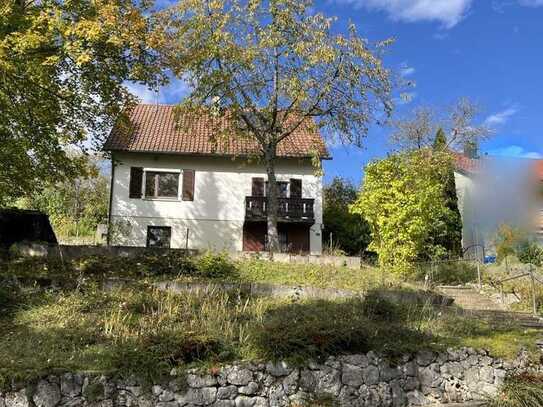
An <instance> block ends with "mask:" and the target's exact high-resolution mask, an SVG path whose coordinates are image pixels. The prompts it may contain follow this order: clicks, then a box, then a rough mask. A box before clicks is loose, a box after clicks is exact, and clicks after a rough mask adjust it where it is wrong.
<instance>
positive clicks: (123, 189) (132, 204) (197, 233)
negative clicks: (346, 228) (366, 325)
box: [111, 153, 322, 254]
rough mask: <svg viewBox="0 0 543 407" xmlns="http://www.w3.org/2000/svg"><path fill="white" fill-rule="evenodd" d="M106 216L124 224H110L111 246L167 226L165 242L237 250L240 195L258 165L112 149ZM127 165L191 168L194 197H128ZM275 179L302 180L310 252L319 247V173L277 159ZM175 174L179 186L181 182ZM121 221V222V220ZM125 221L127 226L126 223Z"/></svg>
mask: <svg viewBox="0 0 543 407" xmlns="http://www.w3.org/2000/svg"><path fill="white" fill-rule="evenodd" d="M115 161H116V166H115V170H114V179H113V189H112V202H111V218H112V223H113V224H114V225H115V224H123V225H124V226H123V227H122V228H121V227H117V228H115V227H114V228H113V229H116V232H114V233H113V234H112V240H111V244H112V245H126V246H145V245H146V238H147V226H150V225H152V226H170V227H171V228H172V238H171V247H173V248H184V247H186V246H187V229H188V230H189V232H188V248H189V249H208V248H209V249H215V250H229V251H233V250H235V251H241V250H242V243H243V241H242V240H243V238H242V235H243V223H244V219H245V197H246V196H250V195H251V188H252V178H254V177H262V178H264V179H266V172H265V168H264V166H262V165H258V164H254V163H247V162H246V161H245V160H243V159H236V160H233V159H230V158H220V157H194V156H183V155H166V154H140V153H115ZM130 167H143V168H144V169H146V168H148V169H162V170H183V169H191V170H195V187H194V201H182V200H168V199H130V198H129V197H128V186H129V180H130ZM276 173H277V180H278V181H288V180H289V179H290V178H299V179H301V180H302V197H303V198H313V199H315V207H314V210H315V224H314V225H313V226H312V227H311V229H310V251H311V253H312V254H320V253H321V252H322V237H321V227H322V178H321V177H319V176H316V175H315V174H314V169H313V167H312V165H311V162H310V160H299V159H288V160H286V159H282V160H279V161H278V162H277V164H276ZM182 177H183V175H182V174H181V175H180V186H181V184H182ZM123 221H124V222H123ZM128 223H129V226H128Z"/></svg>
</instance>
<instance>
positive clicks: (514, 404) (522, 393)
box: [488, 374, 543, 407]
mask: <svg viewBox="0 0 543 407" xmlns="http://www.w3.org/2000/svg"><path fill="white" fill-rule="evenodd" d="M542 405H543V376H541V375H538V376H536V375H529V374H522V375H518V376H514V377H511V378H509V379H507V380H506V382H505V384H504V385H503V386H502V388H501V389H500V393H499V394H498V396H497V397H495V398H493V399H491V400H490V401H489V403H488V406H489V407H541V406H542Z"/></svg>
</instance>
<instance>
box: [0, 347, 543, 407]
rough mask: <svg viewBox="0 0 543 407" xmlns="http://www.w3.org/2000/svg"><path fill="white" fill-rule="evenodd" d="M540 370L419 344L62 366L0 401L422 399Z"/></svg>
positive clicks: (268, 403) (159, 403)
mask: <svg viewBox="0 0 543 407" xmlns="http://www.w3.org/2000/svg"><path fill="white" fill-rule="evenodd" d="M521 371H534V372H541V371H542V369H541V366H530V365H529V364H528V361H527V358H526V357H525V356H521V357H519V358H518V359H517V360H516V361H514V362H503V361H502V360H499V359H495V358H492V357H490V356H489V355H488V353H487V352H485V351H479V352H478V351H475V350H473V349H459V350H449V351H447V352H443V353H439V354H436V353H432V352H420V353H418V354H416V355H413V356H405V357H403V358H401V359H400V360H398V361H397V364H395V365H391V364H390V363H389V362H387V361H386V360H384V359H382V358H381V357H379V356H378V355H377V354H375V353H373V352H369V353H368V354H365V355H348V356H338V357H330V358H329V359H328V360H327V361H326V362H324V363H321V364H318V363H308V364H307V365H306V366H305V367H302V368H296V367H291V366H289V365H287V364H286V363H284V362H279V363H271V362H270V363H267V364H251V363H244V364H234V365H229V366H225V367H221V368H211V369H209V370H207V371H197V370H189V371H186V372H177V371H175V370H173V371H172V372H171V378H170V380H169V381H168V382H165V383H162V384H156V385H153V386H148V385H147V386H146V385H143V384H142V383H141V382H140V381H138V380H137V379H131V380H125V379H123V380H121V379H113V378H108V377H106V376H92V375H87V374H73V373H65V374H62V375H59V376H46V377H44V378H42V379H40V380H39V381H38V382H37V383H34V384H33V385H29V386H27V387H20V386H19V387H17V386H15V385H14V386H13V387H12V389H11V390H10V391H8V392H4V393H0V407H34V406H35V407H61V406H62V407H64V406H65V407H76V406H93V407H113V406H133V407H135V406H139V407H152V406H156V407H183V406H190V407H193V406H214V407H279V406H303V405H309V406H310V405H312V402H313V403H314V402H315V401H316V400H322V399H327V400H329V401H331V403H332V405H337V406H371V407H374V406H393V407H400V406H408V405H409V406H420V405H427V404H432V403H434V402H442V403H448V402H463V401H470V400H480V399H484V398H485V397H487V396H489V395H494V394H496V392H497V390H498V388H499V386H500V385H501V384H502V383H503V381H504V378H505V377H506V376H507V375H508V374H511V373H514V372H521Z"/></svg>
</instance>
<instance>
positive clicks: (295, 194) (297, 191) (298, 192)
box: [290, 178, 302, 198]
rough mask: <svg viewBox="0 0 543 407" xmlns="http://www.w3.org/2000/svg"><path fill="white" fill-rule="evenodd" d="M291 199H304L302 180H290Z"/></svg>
mask: <svg viewBox="0 0 543 407" xmlns="http://www.w3.org/2000/svg"><path fill="white" fill-rule="evenodd" d="M290 197H291V198H301V197H302V180H301V179H297V178H292V179H291V180H290Z"/></svg>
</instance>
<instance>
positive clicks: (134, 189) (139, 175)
mask: <svg viewBox="0 0 543 407" xmlns="http://www.w3.org/2000/svg"><path fill="white" fill-rule="evenodd" d="M142 183H143V168H141V167H130V185H129V187H128V197H129V198H134V199H141V187H142Z"/></svg>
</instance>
